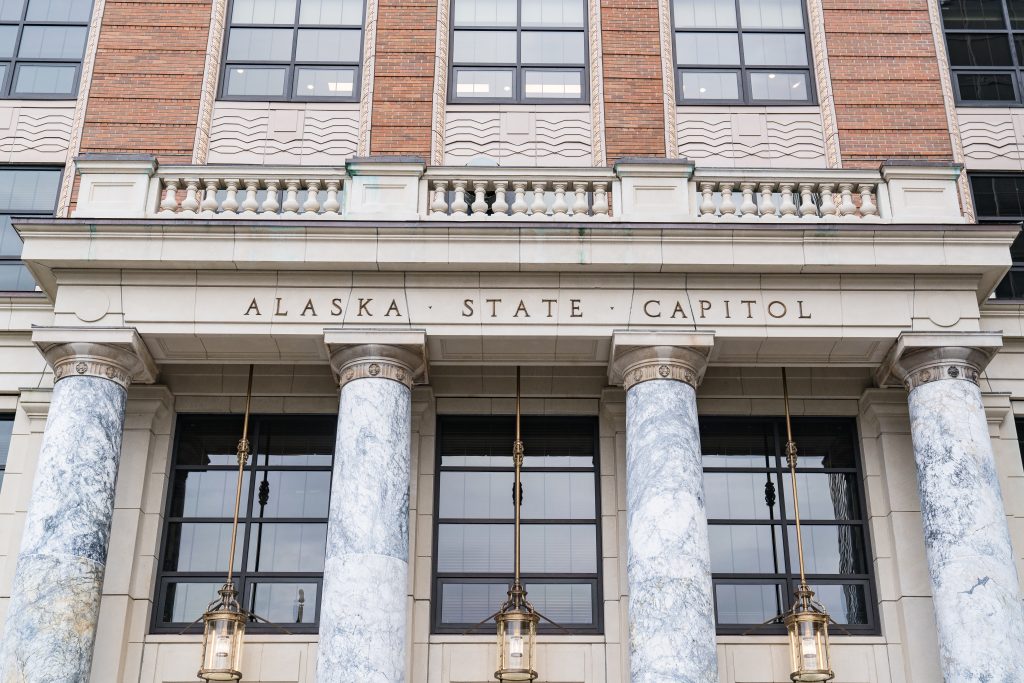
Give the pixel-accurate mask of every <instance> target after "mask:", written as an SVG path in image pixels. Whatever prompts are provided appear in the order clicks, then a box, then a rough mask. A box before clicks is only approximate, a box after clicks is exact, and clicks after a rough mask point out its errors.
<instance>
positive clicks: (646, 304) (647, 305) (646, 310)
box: [644, 299, 661, 318]
mask: <svg viewBox="0 0 1024 683" xmlns="http://www.w3.org/2000/svg"><path fill="white" fill-rule="evenodd" d="M651 304H657V305H658V307H659V308H658V312H657V313H651V309H650V305H651ZM660 307H661V302H660V301H658V300H657V299H650V300H648V301H645V302H644V315H646V316H647V317H648V318H660V317H661V308H660Z"/></svg>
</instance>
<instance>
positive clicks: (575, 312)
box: [569, 299, 583, 318]
mask: <svg viewBox="0 0 1024 683" xmlns="http://www.w3.org/2000/svg"><path fill="white" fill-rule="evenodd" d="M580 301H581V299H569V316H570V317H572V318H582V317H583V311H581V310H580Z"/></svg>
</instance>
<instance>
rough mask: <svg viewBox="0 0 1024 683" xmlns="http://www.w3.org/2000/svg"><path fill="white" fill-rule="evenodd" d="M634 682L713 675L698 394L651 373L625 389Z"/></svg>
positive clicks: (708, 679)
mask: <svg viewBox="0 0 1024 683" xmlns="http://www.w3.org/2000/svg"><path fill="white" fill-rule="evenodd" d="M626 519H627V536H628V553H629V555H628V564H627V573H628V582H629V648H630V677H631V681H632V683H715V682H717V681H718V663H717V656H716V652H715V616H714V607H713V600H712V594H711V590H712V589H711V560H710V551H709V548H708V524H707V513H706V511H705V507H704V484H703V469H702V466H701V452H700V435H699V432H698V428H697V403H696V392H695V391H694V389H693V387H691V386H690V385H689V384H686V383H684V382H678V381H674V380H651V381H647V382H641V383H639V384H636V385H634V386H633V387H632V388H630V390H629V392H628V393H627V396H626Z"/></svg>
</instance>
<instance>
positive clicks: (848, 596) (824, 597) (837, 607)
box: [811, 583, 868, 624]
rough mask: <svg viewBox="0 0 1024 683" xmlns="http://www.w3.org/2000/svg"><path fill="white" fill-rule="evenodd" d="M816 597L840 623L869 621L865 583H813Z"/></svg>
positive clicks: (812, 588)
mask: <svg viewBox="0 0 1024 683" xmlns="http://www.w3.org/2000/svg"><path fill="white" fill-rule="evenodd" d="M811 590H813V591H814V593H815V595H814V597H815V599H816V600H818V601H819V602H820V603H821V604H823V605H824V606H825V609H826V610H828V614H829V616H830V617H832V618H833V619H835V620H836V621H837V622H839V623H840V624H866V623H868V600H867V595H866V593H867V591H866V586H864V584H858V583H847V584H831V585H830V584H820V583H819V584H812V585H811Z"/></svg>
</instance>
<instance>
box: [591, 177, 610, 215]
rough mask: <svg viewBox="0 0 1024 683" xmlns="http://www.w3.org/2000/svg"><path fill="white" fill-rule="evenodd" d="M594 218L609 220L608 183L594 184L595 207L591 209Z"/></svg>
mask: <svg viewBox="0 0 1024 683" xmlns="http://www.w3.org/2000/svg"><path fill="white" fill-rule="evenodd" d="M590 212H591V213H592V214H593V216H594V218H597V219H607V218H608V183H606V182H604V181H601V182H596V183H594V205H593V206H591V207H590Z"/></svg>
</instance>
